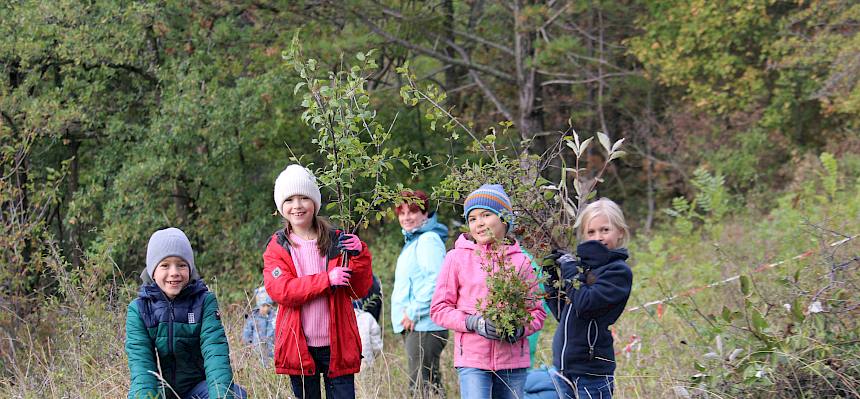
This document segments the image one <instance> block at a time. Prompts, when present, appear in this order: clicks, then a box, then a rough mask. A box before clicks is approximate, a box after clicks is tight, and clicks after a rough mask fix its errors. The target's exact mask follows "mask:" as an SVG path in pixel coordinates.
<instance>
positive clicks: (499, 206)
mask: <svg viewBox="0 0 860 399" xmlns="http://www.w3.org/2000/svg"><path fill="white" fill-rule="evenodd" d="M463 207H464V208H465V212H464V213H463V216H464V217H465V218H466V221H467V222H468V224H469V234H462V235H460V237H459V238H458V239H457V242H456V243H455V244H454V249H452V250H451V251H450V252H448V254H447V255H446V256H445V261H444V262H443V264H442V270H441V271H440V273H439V278H438V280H437V282H436V292H435V293H434V294H433V301H432V303H431V305H430V318H431V319H432V320H433V322H434V323H436V324H438V325H440V326H442V327H445V328H448V329H451V330H454V366H455V367H456V368H457V373H458V374H459V379H460V396H461V397H463V398H478V399H479V398H494V399H496V398H522V397H523V396H524V395H523V385H524V383H525V379H526V371H527V368H528V367H529V344H528V341H527V340H526V339H525V337H526V336H528V335H531V334H532V333H534V332H535V331H538V330H540V329H541V328H542V327H543V321H544V319H545V318H546V312H545V311H544V310H543V307H541V305H540V301H539V300H536V298H537V296H538V292H537V290H538V288H537V282H536V277H535V274H534V271H533V269H532V267H531V262H530V261H529V259H528V257H526V255H525V254H523V252H522V250H521V249H520V246H519V244H518V243H517V242H516V241H514V240H510V241H509V242H512V244H509V245H508V244H504V243H503V241H502V240H505V235H506V233H509V232H510V230H511V228H512V227H513V212H512V207H511V200H510V199H509V198H508V195H507V194H506V193H505V190H504V189H503V188H502V186H501V185H498V184H485V185H483V186H481V187H480V188H479V189H477V190H475V191H474V192H472V193H471V194H469V196H468V197H466V201H465V203H464V204H463ZM497 240H498V242H497ZM496 244H498V245H496ZM488 251H501V252H502V255H503V256H504V262H505V264H508V265H514V266H515V267H516V270H517V271H518V273H519V275H520V276H523V278H525V279H527V281H535V284H534V290H535V292H534V295H532V296H531V297H532V298H535V299H531V300H528V299H525V298H523V300H528V309H529V313H530V314H531V315H532V317H531V321H530V322H529V323H528V324H526V325H523V326H521V327H519V328H517V329H516V331H515V332H514V333H513V334H512V335H502V334H501V333H500V332H498V331H497V329H496V326H495V325H494V324H493V323H492V322H491V321H490V320H487V319H485V318H484V317H483V316H482V315H481V309H480V307H479V306H478V300H479V299H481V298H485V297H486V296H487V292H488V290H487V277H488V273H487V270H486V269H487V266H488V265H487V263H488V262H490V260H489V259H490V257H488V256H487V253H488Z"/></svg>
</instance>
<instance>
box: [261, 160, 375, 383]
mask: <svg viewBox="0 0 860 399" xmlns="http://www.w3.org/2000/svg"><path fill="white" fill-rule="evenodd" d="M320 197H321V196H320V190H319V187H318V186H317V183H316V178H315V177H314V175H313V174H312V173H311V172H310V171H308V170H307V169H305V168H304V167H302V166H300V165H295V164H293V165H290V166H287V168H286V169H284V171H283V172H281V174H280V175H279V176H278V178H277V180H275V206H276V207H277V209H278V212H280V213H281V215H282V216H283V217H284V225H285V226H284V228H283V229H281V230H278V231H277V232H275V234H273V235H272V238H271V239H269V243H268V245H267V246H266V252H265V253H264V254H263V264H264V267H263V279H264V281H265V286H266V291H267V292H268V293H269V295H270V296H271V297H272V300H274V301H275V302H276V303H278V305H280V310H279V311H278V318H277V321H276V323H275V326H276V327H275V328H276V329H275V371H276V372H277V373H278V374H288V375H289V376H290V383H291V384H292V387H293V392H294V393H295V395H296V396H297V397H299V398H320V397H321V396H320V395H321V393H320V375H322V377H323V381H324V382H325V390H326V398H331V399H342V398H355V384H354V380H353V374H355V373H357V372H358V371H359V369H360V367H361V337H360V336H359V333H358V326H357V324H356V319H355V313H354V312H353V310H352V300H353V299H358V298H361V297H364V296H365V295H366V294H367V291H368V289H370V285H371V284H372V277H371V275H372V270H371V265H370V263H371V257H370V251H369V250H368V248H367V245H366V244H365V243H363V242H361V240H359V239H358V237H357V236H356V235H353V234H344V233H343V232H341V231H339V230H335V229H333V228H332V227H331V225H330V224H329V223H328V221H327V220H326V219H324V218H322V217H320V216H318V215H317V213H318V212H319V209H320V205H321V204H320ZM344 257H347V259H348V263H346V264H345V263H343V260H344V259H343V258H344Z"/></svg>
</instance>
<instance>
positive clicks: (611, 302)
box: [546, 198, 633, 398]
mask: <svg viewBox="0 0 860 399" xmlns="http://www.w3.org/2000/svg"><path fill="white" fill-rule="evenodd" d="M580 220H581V222H580V225H579V231H578V235H579V237H580V239H582V240H584V241H583V242H582V243H581V244H579V246H577V248H576V255H577V257H578V258H579V259H578V260H577V259H576V258H574V257H573V256H571V255H570V254H564V253H561V252H554V254H553V255H551V257H552V258H553V259H554V260H555V263H557V264H558V265H559V266H560V269H561V276H559V274H558V269H559V268H555V267H552V268H550V269H549V270H548V275H549V282H548V283H547V284H546V291H547V294H548V298H547V304H548V305H549V308H550V311H551V312H552V314H553V316H555V318H556V319H557V320H558V321H559V326H558V329H557V330H556V332H555V336H554V337H553V342H552V357H553V365H554V366H555V367H556V368H557V369H558V371H559V373H560V375H561V376H562V377H564V378H561V380H562V381H561V383H560V384H558V386H559V387H560V389H561V392H559V395H560V397H561V398H589V397H594V398H598V397H600V398H611V397H612V392H613V390H614V373H615V352H614V349H613V347H612V344H613V342H612V334H611V333H610V331H609V326H610V325H612V324H614V323H615V321H616V320H618V317H619V316H621V313H622V312H623V311H624V306H625V305H626V304H627V299H628V298H629V297H630V289H631V286H632V285H633V272H632V271H631V270H630V267H629V266H628V265H627V263H626V262H625V261H626V260H627V257H628V254H627V249H626V248H625V247H626V245H627V240H628V237H629V229H628V227H627V223H625V221H624V214H623V213H622V212H621V208H619V207H618V204H616V203H615V202H613V201H612V200H610V199H607V198H601V199H600V200H598V201H596V202H594V203H591V204H589V205H588V206H587V207H586V208H585V210H583V212H582V216H581V219H580ZM559 281H560V282H561V283H560V284H558V282H559ZM559 286H560V288H559Z"/></svg>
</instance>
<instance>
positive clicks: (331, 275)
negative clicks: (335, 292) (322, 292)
mask: <svg viewBox="0 0 860 399" xmlns="http://www.w3.org/2000/svg"><path fill="white" fill-rule="evenodd" d="M351 277H352V270H349V269H347V268H345V267H340V266H338V267H335V268H332V269H331V270H329V272H328V283H329V285H330V286H332V287H337V286H343V285H349V279H350V278H351Z"/></svg>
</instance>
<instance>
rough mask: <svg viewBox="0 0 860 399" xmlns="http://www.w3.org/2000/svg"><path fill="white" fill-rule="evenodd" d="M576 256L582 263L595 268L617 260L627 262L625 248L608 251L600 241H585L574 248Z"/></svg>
mask: <svg viewBox="0 0 860 399" xmlns="http://www.w3.org/2000/svg"><path fill="white" fill-rule="evenodd" d="M576 255H577V256H579V259H580V260H581V261H582V263H583V264H584V265H586V266H588V267H591V268H595V267H600V266H603V265H607V264H610V263H612V262H615V261H619V260H622V261H623V260H627V258H628V257H629V254H628V253H627V249H626V248H616V249H609V248H607V247H606V245H603V243H601V242H600V241H596V240H592V241H585V242H583V243H581V244H579V245H578V246H577V247H576Z"/></svg>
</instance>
